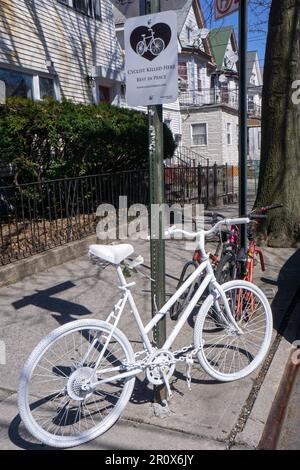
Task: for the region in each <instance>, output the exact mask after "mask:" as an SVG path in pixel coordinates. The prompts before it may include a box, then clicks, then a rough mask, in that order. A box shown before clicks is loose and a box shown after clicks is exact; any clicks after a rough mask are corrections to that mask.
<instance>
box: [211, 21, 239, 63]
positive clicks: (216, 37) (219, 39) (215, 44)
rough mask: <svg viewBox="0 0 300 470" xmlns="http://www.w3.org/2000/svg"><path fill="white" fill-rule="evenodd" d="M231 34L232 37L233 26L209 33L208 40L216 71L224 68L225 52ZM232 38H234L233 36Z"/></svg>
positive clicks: (216, 29)
mask: <svg viewBox="0 0 300 470" xmlns="http://www.w3.org/2000/svg"><path fill="white" fill-rule="evenodd" d="M232 34H233V35H234V27H233V26H226V27H224V28H215V29H212V30H211V31H210V33H209V39H210V43H211V46H212V50H213V54H214V57H215V61H216V64H217V67H218V69H223V68H224V57H225V52H226V49H227V45H228V42H229V40H230V38H231V36H232ZM233 37H234V38H235V36H233ZM234 40H235V39H234Z"/></svg>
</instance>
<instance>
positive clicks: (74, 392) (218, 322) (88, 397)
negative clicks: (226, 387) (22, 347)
mask: <svg viewBox="0 0 300 470" xmlns="http://www.w3.org/2000/svg"><path fill="white" fill-rule="evenodd" d="M248 222H249V220H248V219H245V218H243V219H242V218H240V219H227V220H222V221H220V222H218V223H217V224H216V225H215V226H214V227H213V228H212V229H211V230H208V231H200V232H197V233H190V232H186V231H184V230H179V229H175V228H171V229H169V230H168V232H167V234H168V235H172V234H175V233H182V234H183V235H185V236H186V237H190V238H193V239H196V241H197V244H198V249H199V250H201V253H202V257H201V259H202V262H201V264H200V266H199V267H198V268H197V269H196V270H195V271H194V272H193V273H192V274H191V275H190V276H189V277H188V279H187V280H186V281H185V282H184V284H183V285H182V286H181V287H180V288H179V289H178V290H177V291H176V292H175V294H174V295H173V296H172V297H171V298H170V299H169V300H168V301H167V302H166V304H165V305H164V306H163V307H162V308H161V309H160V310H159V311H158V312H157V314H156V315H155V316H154V317H153V318H152V319H151V320H150V321H149V323H148V324H147V325H145V326H144V325H143V323H142V320H141V317H140V315H139V312H138V309H137V306H136V304H135V301H134V299H133V296H132V293H131V288H132V287H133V285H134V284H135V283H134V282H131V283H127V281H126V279H125V277H124V275H123V272H122V268H121V266H120V264H121V262H122V261H123V260H124V259H125V258H126V257H128V256H130V255H131V254H132V253H133V247H132V246H131V245H127V244H123V245H115V246H106V245H92V246H90V250H89V252H90V255H92V256H93V257H96V258H97V259H101V260H103V261H105V262H106V263H111V264H113V265H114V266H115V267H116V270H117V274H118V278H119V281H120V285H119V289H120V290H121V292H122V295H121V298H120V300H119V301H118V302H117V304H116V305H115V306H114V307H113V310H112V312H111V313H110V314H109V316H108V317H107V320H106V321H101V320H97V319H84V320H78V321H73V322H70V323H68V324H66V325H63V326H61V327H59V328H57V329H55V330H54V331H52V332H51V333H50V334H49V335H48V336H46V337H45V338H44V339H43V340H42V341H41V342H40V343H39V344H38V345H37V346H36V348H35V349H34V350H33V351H32V353H31V355H30V357H29V358H28V360H27V362H26V364H25V366H24V368H23V370H22V373H21V378H20V385H19V398H18V403H19V411H20V415H21V418H22V420H23V422H24V424H25V426H26V427H27V429H28V430H29V431H30V433H31V434H32V435H33V436H35V438H37V439H38V440H39V441H41V442H43V443H45V444H47V445H50V446H55V447H63V448H65V447H72V446H76V445H79V444H82V443H84V442H87V441H89V440H91V439H94V438H96V437H97V436H100V435H101V434H103V433H104V432H105V431H107V430H108V429H109V428H110V427H111V426H112V425H113V424H114V423H115V422H116V421H117V419H118V418H119V417H120V415H121V413H122V411H123V410H124V408H125V407H126V404H127V403H128V401H129V399H130V397H131V394H132V392H133V388H134V382H135V377H136V375H137V374H140V373H141V372H145V373H146V376H147V378H148V380H149V382H151V383H152V384H155V385H160V384H165V385H166V387H167V390H168V393H169V396H171V395H172V392H171V388H170V385H169V380H170V378H171V376H172V375H173V372H174V370H175V365H176V362H177V361H180V360H181V361H186V363H187V366H188V364H190V363H191V362H192V361H193V358H194V359H196V358H197V359H198V361H199V363H200V365H201V366H202V368H203V369H204V370H205V371H206V372H207V373H208V374H209V375H210V376H211V377H212V378H214V379H216V380H219V381H223V382H227V381H233V380H237V379H242V378H243V377H246V376H247V375H249V374H250V373H251V372H253V371H254V370H255V369H256V368H257V367H258V366H259V365H260V364H261V362H262V361H263V359H264V357H265V355H266V353H267V351H268V348H269V346H270V342H271V335H272V313H271V309H270V306H269V302H268V300H267V298H266V297H265V295H264V294H263V292H262V291H261V290H260V289H259V288H258V287H256V286H255V285H253V284H250V283H249V282H246V281H241V280H234V281H230V282H227V283H226V284H223V285H222V286H221V285H219V284H218V283H217V281H216V278H215V275H214V271H213V268H212V266H211V264H210V259H209V256H208V254H207V253H206V251H205V237H206V236H207V235H210V234H212V233H214V232H216V231H217V230H218V229H219V228H220V225H221V224H226V225H228V226H231V225H236V224H245V223H248ZM193 283H194V285H195V289H194V292H193V295H192V296H191V298H190V301H189V304H188V305H187V306H186V308H185V310H184V311H183V312H182V314H181V316H180V317H179V319H178V321H177V323H176V324H175V326H174V329H173V330H172V331H171V333H170V335H169V336H168V337H167V339H166V341H165V343H164V345H163V347H162V348H160V349H157V348H155V347H153V345H152V343H151V340H150V338H149V334H150V333H151V332H152V330H153V328H154V327H155V325H157V323H158V322H159V321H160V320H161V319H162V318H163V317H164V316H165V315H167V313H168V312H169V310H170V308H171V306H172V305H173V304H174V303H175V302H176V301H177V300H178V298H179V297H180V296H181V295H182V294H183V293H184V291H185V290H186V289H189V292H191V290H190V287H191V286H192V285H193ZM207 292H209V294H208V295H207ZM201 298H202V299H203V302H202V305H201V307H199V300H200V299H201ZM127 302H128V303H129V307H130V311H131V313H132V315H133V318H134V319H135V321H136V324H137V328H138V330H139V332H140V336H141V339H142V343H143V349H142V350H141V351H138V352H136V353H134V352H133V349H132V346H131V344H130V342H129V340H128V338H127V337H126V335H125V334H124V333H123V332H121V331H120V329H119V328H118V323H119V321H120V318H121V316H122V313H123V311H124V307H125V305H126V303H127ZM195 309H196V310H197V309H198V313H197V316H196V320H195V326H194V330H193V341H192V344H191V345H189V346H186V347H184V348H182V349H181V350H178V351H174V350H172V345H173V343H174V341H175V339H176V337H177V335H178V334H179V332H180V330H181V329H182V327H183V325H184V323H185V322H186V320H187V319H188V317H189V316H190V315H191V314H194V312H195Z"/></svg>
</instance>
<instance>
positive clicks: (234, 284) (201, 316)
mask: <svg viewBox="0 0 300 470" xmlns="http://www.w3.org/2000/svg"><path fill="white" fill-rule="evenodd" d="M243 287H244V288H247V289H249V290H250V291H252V292H253V293H255V294H256V295H257V296H258V297H259V298H260V301H261V303H262V305H263V307H264V310H265V315H266V331H265V335H264V341H263V343H262V345H261V348H260V350H259V352H258V354H257V355H256V356H255V358H254V360H253V361H252V362H251V363H250V364H249V365H248V366H247V367H245V368H244V369H242V370H240V371H239V372H236V373H233V374H226V373H220V372H218V371H216V370H215V369H214V368H212V367H211V366H210V364H209V362H208V360H207V358H206V356H205V354H204V351H203V345H204V344H203V343H204V341H203V338H202V329H203V326H204V322H205V319H206V316H207V314H208V313H209V309H210V308H211V306H212V304H213V296H212V295H211V294H210V295H209V296H208V297H207V298H206V299H205V301H204V303H203V305H202V307H201V309H200V311H199V313H198V315H197V319H196V322H195V327H194V344H195V347H196V348H199V351H198V353H197V356H198V360H199V363H200V365H201V366H202V368H203V369H204V370H205V372H207V374H209V375H210V376H211V377H212V378H214V379H215V380H218V381H220V382H231V381H235V380H239V379H242V378H244V377H246V376H248V375H250V374H251V373H252V372H253V371H254V370H255V369H257V367H259V365H260V364H261V363H262V361H263V359H264V358H265V357H266V354H267V352H268V350H269V347H270V344H271V340H272V331H273V317H272V311H271V307H270V304H269V302H268V299H267V298H266V296H265V294H264V293H263V292H262V290H261V289H259V288H258V287H257V286H256V285H254V284H252V283H250V282H248V281H242V280H233V281H229V282H227V283H225V284H223V285H222V288H223V289H224V291H227V290H229V289H230V288H236V289H238V288H243Z"/></svg>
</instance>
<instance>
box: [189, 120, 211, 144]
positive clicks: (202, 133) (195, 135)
mask: <svg viewBox="0 0 300 470" xmlns="http://www.w3.org/2000/svg"><path fill="white" fill-rule="evenodd" d="M191 127H192V145H207V124H192V126H191Z"/></svg>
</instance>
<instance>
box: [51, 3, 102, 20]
mask: <svg viewBox="0 0 300 470" xmlns="http://www.w3.org/2000/svg"><path fill="white" fill-rule="evenodd" d="M57 1H58V3H60V4H61V5H64V6H66V7H68V8H72V10H74V11H75V12H76V13H79V14H80V15H84V16H87V17H88V18H92V19H94V20H96V21H102V5H101V0H82V1H87V2H88V11H84V10H83V9H80V8H79V6H75V4H76V1H80V0H57ZM97 10H99V13H97Z"/></svg>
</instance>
